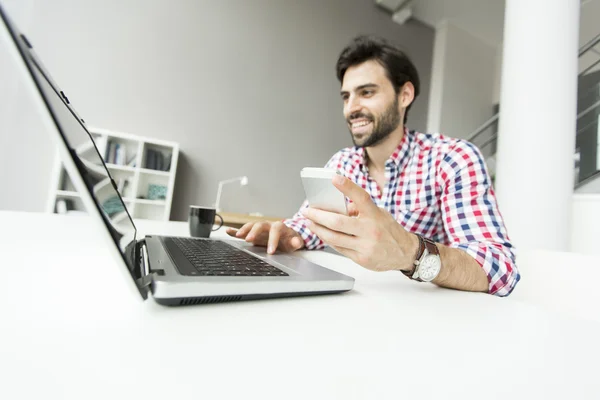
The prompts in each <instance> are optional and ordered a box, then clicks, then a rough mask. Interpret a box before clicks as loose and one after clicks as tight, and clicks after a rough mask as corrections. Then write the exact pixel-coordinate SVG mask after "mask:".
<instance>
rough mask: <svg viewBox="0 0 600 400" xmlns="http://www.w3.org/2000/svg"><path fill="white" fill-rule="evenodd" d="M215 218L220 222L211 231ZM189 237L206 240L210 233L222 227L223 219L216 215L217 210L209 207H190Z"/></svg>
mask: <svg viewBox="0 0 600 400" xmlns="http://www.w3.org/2000/svg"><path fill="white" fill-rule="evenodd" d="M215 217H219V219H220V220H221V222H220V224H219V226H218V227H216V228H215V229H213V225H214V224H215ZM189 223H190V236H192V237H201V238H207V237H210V233H211V232H212V231H216V230H217V229H219V228H220V227H222V226H223V218H222V217H221V216H220V215H219V214H217V210H215V209H214V208H211V207H200V206H190V219H189Z"/></svg>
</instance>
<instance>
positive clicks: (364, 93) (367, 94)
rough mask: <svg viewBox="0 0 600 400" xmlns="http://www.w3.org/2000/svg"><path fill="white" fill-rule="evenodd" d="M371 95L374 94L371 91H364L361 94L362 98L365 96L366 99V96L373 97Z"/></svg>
mask: <svg viewBox="0 0 600 400" xmlns="http://www.w3.org/2000/svg"><path fill="white" fill-rule="evenodd" d="M373 93H374V92H373V91H372V90H365V91H364V92H363V96H367V97H368V96H372V95H373Z"/></svg>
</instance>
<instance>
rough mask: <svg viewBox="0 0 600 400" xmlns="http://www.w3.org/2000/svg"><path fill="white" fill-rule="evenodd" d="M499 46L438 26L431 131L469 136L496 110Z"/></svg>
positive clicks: (468, 34)
mask: <svg viewBox="0 0 600 400" xmlns="http://www.w3.org/2000/svg"><path fill="white" fill-rule="evenodd" d="M496 60H497V54H496V47H495V46H493V45H490V44H487V43H485V42H483V41H482V40H480V39H478V38H476V37H475V36H473V35H471V34H470V33H468V32H466V31H464V30H462V29H461V28H458V27H456V26H454V25H453V24H452V23H450V22H448V21H444V22H442V23H441V24H440V25H439V26H438V27H437V29H436V33H435V44H434V59H433V66H432V74H431V75H432V88H431V92H430V102H429V116H428V127H427V128H428V130H429V131H430V132H441V133H444V134H447V135H449V136H453V137H458V138H467V137H468V136H469V135H470V134H471V133H472V132H473V131H474V130H475V129H476V128H478V127H479V126H480V125H481V124H482V123H483V122H485V121H486V120H487V119H488V118H490V117H491V116H492V115H493V114H494V113H493V98H494V87H495V79H496V64H497V61H496Z"/></svg>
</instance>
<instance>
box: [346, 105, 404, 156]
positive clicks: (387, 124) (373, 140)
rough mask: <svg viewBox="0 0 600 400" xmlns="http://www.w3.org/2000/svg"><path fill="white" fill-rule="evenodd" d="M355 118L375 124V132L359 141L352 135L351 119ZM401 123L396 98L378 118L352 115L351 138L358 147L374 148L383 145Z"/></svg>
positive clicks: (368, 115) (350, 117) (349, 118)
mask: <svg viewBox="0 0 600 400" xmlns="http://www.w3.org/2000/svg"><path fill="white" fill-rule="evenodd" d="M355 118H366V119H368V120H370V121H372V123H373V131H372V132H371V134H369V135H368V136H367V135H365V136H366V137H364V138H363V139H362V143H361V141H360V140H358V141H357V139H356V138H355V136H354V135H353V134H352V124H351V123H350V120H351V119H355ZM400 121H401V115H400V111H399V110H398V98H397V97H396V98H395V99H394V101H393V102H392V104H390V106H389V107H388V108H387V109H386V110H385V111H384V112H383V113H382V114H381V115H380V116H378V117H374V116H373V115H372V114H365V113H362V112H359V113H354V114H350V116H349V117H348V119H347V122H348V124H349V125H350V136H352V142H354V146H356V147H372V146H375V145H377V144H379V143H381V142H382V141H383V140H384V139H385V138H387V137H388V136H390V134H391V133H392V132H394V131H395V130H396V128H398V126H399V125H400Z"/></svg>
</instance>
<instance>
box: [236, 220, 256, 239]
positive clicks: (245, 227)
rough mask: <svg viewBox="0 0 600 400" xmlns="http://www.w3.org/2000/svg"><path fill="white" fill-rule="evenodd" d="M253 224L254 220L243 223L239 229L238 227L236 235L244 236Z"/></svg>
mask: <svg viewBox="0 0 600 400" xmlns="http://www.w3.org/2000/svg"><path fill="white" fill-rule="evenodd" d="M253 226H254V222H248V223H246V224H244V225H243V226H242V227H241V228H240V229H238V231H237V234H236V236H237V237H239V238H242V239H243V238H245V237H246V235H248V232H250V229H252V227H253Z"/></svg>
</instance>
